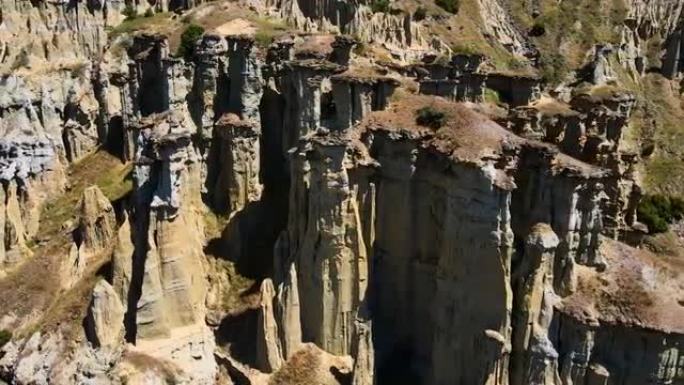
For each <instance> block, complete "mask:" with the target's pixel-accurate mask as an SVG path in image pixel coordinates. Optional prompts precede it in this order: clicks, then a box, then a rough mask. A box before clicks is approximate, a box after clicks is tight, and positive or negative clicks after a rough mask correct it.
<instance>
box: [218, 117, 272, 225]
mask: <svg viewBox="0 0 684 385" xmlns="http://www.w3.org/2000/svg"><path fill="white" fill-rule="evenodd" d="M257 123H258V122H252V121H243V120H240V119H239V118H238V116H237V115H235V114H228V115H224V116H223V117H222V118H221V119H220V120H219V122H218V123H217V126H216V131H217V132H218V135H217V136H218V139H219V141H220V142H219V143H220V149H219V152H220V155H219V167H220V169H219V175H218V179H217V182H216V188H215V190H214V205H215V207H216V208H217V209H218V210H221V211H225V212H228V213H231V214H232V213H235V212H238V211H240V210H242V209H243V208H245V206H247V205H248V204H249V203H250V202H256V201H258V200H259V199H260V198H261V191H262V186H261V183H260V182H259V177H260V175H259V169H260V165H259V162H260V159H259V141H260V138H259V131H260V129H259V127H258V124H257Z"/></svg>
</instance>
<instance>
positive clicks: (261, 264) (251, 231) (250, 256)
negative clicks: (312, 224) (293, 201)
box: [204, 190, 287, 280]
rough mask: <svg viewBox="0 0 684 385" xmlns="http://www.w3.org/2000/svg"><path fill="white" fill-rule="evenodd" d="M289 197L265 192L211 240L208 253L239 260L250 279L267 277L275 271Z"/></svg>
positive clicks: (239, 267)
mask: <svg viewBox="0 0 684 385" xmlns="http://www.w3.org/2000/svg"><path fill="white" fill-rule="evenodd" d="M286 213H287V196H286V195H285V196H283V195H282V194H276V193H273V192H271V191H268V190H266V191H264V194H263V197H262V199H261V200H260V201H256V202H250V203H248V204H247V205H246V206H245V207H244V208H243V209H242V210H240V211H238V212H236V213H234V214H233V215H232V216H231V217H230V219H229V220H228V223H227V225H226V226H225V228H224V229H223V231H222V233H221V237H219V238H214V239H212V240H210V241H209V242H208V244H207V246H206V248H205V250H204V251H205V253H206V254H211V255H214V256H216V257H218V258H223V259H226V260H228V261H231V262H233V263H235V268H236V270H237V272H238V273H239V274H240V275H242V276H244V277H247V278H251V279H257V280H260V279H263V278H266V277H269V276H270V275H271V274H272V271H273V247H274V245H275V242H276V240H277V238H278V235H279V234H280V232H281V231H282V230H283V229H284V228H285V223H286V221H287V219H286V218H287V216H286Z"/></svg>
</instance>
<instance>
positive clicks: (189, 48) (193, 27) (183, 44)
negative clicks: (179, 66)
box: [177, 24, 204, 60]
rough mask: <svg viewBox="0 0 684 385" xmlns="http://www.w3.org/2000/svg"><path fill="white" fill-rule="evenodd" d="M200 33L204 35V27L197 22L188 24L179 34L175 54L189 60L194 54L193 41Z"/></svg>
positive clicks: (199, 36)
mask: <svg viewBox="0 0 684 385" xmlns="http://www.w3.org/2000/svg"><path fill="white" fill-rule="evenodd" d="M202 35H204V28H202V27H200V26H199V25H197V24H190V25H188V26H187V27H186V28H185V30H184V31H183V33H182V34H181V38H180V45H179V46H178V52H177V55H178V56H182V57H183V58H185V60H191V59H192V57H193V55H194V54H195V43H197V40H199V38H201V37H202Z"/></svg>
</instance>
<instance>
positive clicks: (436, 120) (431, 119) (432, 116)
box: [416, 107, 446, 130]
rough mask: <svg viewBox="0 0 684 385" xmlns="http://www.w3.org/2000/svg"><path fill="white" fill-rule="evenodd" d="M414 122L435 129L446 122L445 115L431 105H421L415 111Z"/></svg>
mask: <svg viewBox="0 0 684 385" xmlns="http://www.w3.org/2000/svg"><path fill="white" fill-rule="evenodd" d="M416 123H418V124H419V125H421V126H425V127H430V128H432V129H434V130H436V129H438V128H440V127H442V126H443V125H444V124H446V115H444V113H443V112H441V111H437V110H435V109H434V108H432V107H423V108H421V109H419V110H418V111H416Z"/></svg>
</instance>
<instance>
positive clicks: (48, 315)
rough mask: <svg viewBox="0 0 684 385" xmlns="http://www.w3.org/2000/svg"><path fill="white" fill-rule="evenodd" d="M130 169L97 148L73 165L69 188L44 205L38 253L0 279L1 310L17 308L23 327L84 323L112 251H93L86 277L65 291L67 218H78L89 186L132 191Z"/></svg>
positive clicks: (115, 192)
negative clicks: (62, 278)
mask: <svg viewBox="0 0 684 385" xmlns="http://www.w3.org/2000/svg"><path fill="white" fill-rule="evenodd" d="M130 169H131V165H130V164H123V163H121V161H119V159H118V158H116V157H114V156H113V155H110V154H108V153H107V152H105V151H97V152H95V153H92V154H90V155H88V156H86V157H85V158H84V159H82V160H80V161H78V162H76V163H74V164H73V165H72V166H71V167H69V170H68V178H69V182H70V186H69V188H68V189H67V191H66V192H64V193H63V194H61V195H59V196H57V197H55V198H54V199H52V200H50V201H49V202H47V203H46V204H45V206H44V208H43V211H42V215H41V219H40V228H39V231H38V236H37V238H38V242H34V243H35V245H34V247H33V249H32V252H33V256H32V257H31V258H29V259H28V260H26V261H25V262H23V263H21V264H20V265H19V266H17V267H16V268H15V269H13V270H11V271H9V272H8V274H7V276H5V277H4V278H2V279H0V292H1V293H3V295H2V296H0V315H7V314H8V313H9V312H10V311H11V312H12V313H11V314H12V315H14V316H15V317H17V319H18V323H19V325H21V326H23V327H26V329H25V330H20V333H23V334H27V333H30V332H32V331H35V330H38V329H42V328H45V327H48V328H52V327H57V326H60V325H64V324H67V325H69V324H73V323H74V322H72V321H78V322H77V323H79V324H80V320H81V319H82V316H83V315H84V311H85V307H86V306H87V304H88V303H89V297H90V293H91V291H92V288H93V286H94V285H95V283H96V278H97V277H96V272H97V271H98V270H99V269H100V268H101V267H102V265H103V264H104V263H105V262H106V261H107V259H108V256H109V253H108V252H104V253H102V254H101V255H98V256H95V257H93V258H92V261H91V263H90V265H89V266H88V267H87V270H86V274H85V276H84V279H83V280H82V281H81V282H78V283H77V284H76V285H75V286H74V287H73V288H71V289H70V290H67V291H62V290H61V289H60V274H59V272H60V269H61V262H62V261H63V260H64V259H65V257H66V255H67V253H68V252H69V246H70V244H71V242H72V239H71V234H70V233H69V230H70V229H69V228H67V227H68V226H65V223H67V222H68V221H73V220H74V215H75V213H76V207H77V204H78V201H79V199H80V197H81V195H82V193H83V190H84V189H85V188H86V187H88V186H91V185H93V184H97V185H98V186H99V187H100V189H101V190H102V191H103V193H104V194H105V195H106V196H107V197H108V198H110V199H118V198H121V197H122V196H123V195H125V194H126V193H127V192H128V191H130V189H131V187H132V182H131V180H130V176H129V173H130ZM75 330H80V328H75ZM67 332H68V331H67Z"/></svg>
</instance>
